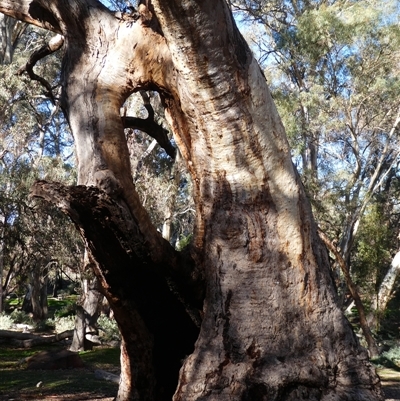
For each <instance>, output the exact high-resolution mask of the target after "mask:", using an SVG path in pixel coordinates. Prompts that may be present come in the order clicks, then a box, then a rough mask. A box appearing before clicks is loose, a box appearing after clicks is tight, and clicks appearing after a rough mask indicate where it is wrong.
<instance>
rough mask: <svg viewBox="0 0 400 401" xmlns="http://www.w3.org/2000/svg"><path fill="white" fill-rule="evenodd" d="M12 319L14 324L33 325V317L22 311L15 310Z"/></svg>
mask: <svg viewBox="0 0 400 401" xmlns="http://www.w3.org/2000/svg"><path fill="white" fill-rule="evenodd" d="M10 318H11V319H12V320H13V322H14V323H23V324H32V317H31V316H29V315H28V314H27V313H25V312H24V311H22V310H18V309H15V310H13V311H12V312H11V315H10Z"/></svg>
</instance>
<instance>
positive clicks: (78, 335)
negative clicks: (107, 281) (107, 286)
mask: <svg viewBox="0 0 400 401" xmlns="http://www.w3.org/2000/svg"><path fill="white" fill-rule="evenodd" d="M85 281H86V282H87V284H86V285H84V288H83V295H82V300H81V305H78V306H77V313H76V319H75V330H74V337H73V339H72V344H71V347H70V350H71V351H74V352H78V351H86V350H88V349H92V348H93V342H92V341H91V340H90V339H88V338H87V336H89V335H90V336H93V335H97V334H98V329H97V327H96V324H97V319H98V317H99V315H100V308H101V302H102V300H103V297H104V296H103V294H102V293H101V292H100V290H101V288H100V284H99V281H98V279H97V278H94V279H92V280H90V282H88V280H85Z"/></svg>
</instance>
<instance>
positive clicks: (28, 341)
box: [0, 330, 74, 348]
mask: <svg viewBox="0 0 400 401" xmlns="http://www.w3.org/2000/svg"><path fill="white" fill-rule="evenodd" d="M73 335H74V331H73V330H67V331H64V332H62V333H60V334H55V335H52V336H46V337H43V336H38V335H36V334H31V333H21V332H19V331H12V330H0V339H6V341H8V342H9V343H10V344H11V345H14V346H16V347H21V348H31V347H35V346H38V345H42V344H52V343H55V342H59V341H62V340H65V339H67V338H72V336H73Z"/></svg>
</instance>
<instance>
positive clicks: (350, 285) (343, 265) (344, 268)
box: [319, 231, 379, 357]
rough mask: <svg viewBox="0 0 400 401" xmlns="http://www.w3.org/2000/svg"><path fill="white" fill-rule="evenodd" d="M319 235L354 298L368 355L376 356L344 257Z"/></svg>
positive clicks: (326, 239)
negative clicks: (340, 270)
mask: <svg viewBox="0 0 400 401" xmlns="http://www.w3.org/2000/svg"><path fill="white" fill-rule="evenodd" d="M319 236H320V237H321V239H322V240H323V242H324V243H325V245H326V246H327V248H328V249H329V250H330V251H331V252H332V253H333V254H334V255H335V258H336V261H337V263H339V266H340V268H341V269H342V271H343V275H344V277H345V280H346V284H347V288H348V289H349V291H350V294H351V296H352V298H353V300H354V303H355V305H356V308H357V312H358V316H359V318H360V326H361V329H362V331H363V334H364V337H365V339H366V341H367V344H368V350H369V352H370V356H371V357H377V356H378V355H379V350H378V346H377V345H376V341H375V339H374V337H373V336H372V332H371V329H370V323H369V321H368V319H367V316H366V314H365V309H364V305H363V303H362V301H361V298H360V295H359V293H358V291H357V287H356V286H355V285H354V283H353V280H352V279H351V275H350V272H349V269H348V267H347V264H346V262H345V261H344V259H343V258H342V256H341V255H340V253H339V252H338V250H337V249H336V247H335V246H334V245H333V244H332V242H331V241H330V240H329V238H328V237H327V236H326V235H325V234H324V233H323V232H322V231H319Z"/></svg>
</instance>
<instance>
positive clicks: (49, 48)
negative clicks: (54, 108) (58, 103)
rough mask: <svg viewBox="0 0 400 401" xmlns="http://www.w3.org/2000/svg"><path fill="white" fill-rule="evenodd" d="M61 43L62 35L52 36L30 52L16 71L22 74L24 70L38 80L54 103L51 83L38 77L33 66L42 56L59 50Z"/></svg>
mask: <svg viewBox="0 0 400 401" xmlns="http://www.w3.org/2000/svg"><path fill="white" fill-rule="evenodd" d="M63 44H64V37H63V36H62V35H56V36H54V37H53V38H52V39H51V40H50V41H49V43H47V44H46V45H45V46H43V47H41V48H40V49H39V50H36V51H35V52H33V53H32V54H31V56H30V57H29V60H28V61H27V62H26V64H25V65H23V66H22V67H20V68H19V69H18V71H17V75H22V74H23V73H24V72H26V73H27V74H28V75H29V77H30V78H31V79H32V80H35V81H38V82H40V83H41V84H42V85H43V86H44V87H45V88H46V89H47V94H48V96H49V97H50V99H51V100H52V102H53V104H55V98H54V95H53V88H52V87H51V85H50V84H49V82H48V81H47V80H46V79H44V78H43V77H40V76H39V75H37V74H35V73H34V71H33V67H34V66H35V65H36V63H37V62H38V61H39V60H41V59H42V58H44V57H46V56H48V55H50V54H52V53H54V52H55V51H57V50H59V49H60V48H61V47H62V45H63Z"/></svg>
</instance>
